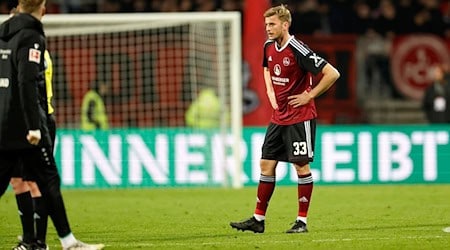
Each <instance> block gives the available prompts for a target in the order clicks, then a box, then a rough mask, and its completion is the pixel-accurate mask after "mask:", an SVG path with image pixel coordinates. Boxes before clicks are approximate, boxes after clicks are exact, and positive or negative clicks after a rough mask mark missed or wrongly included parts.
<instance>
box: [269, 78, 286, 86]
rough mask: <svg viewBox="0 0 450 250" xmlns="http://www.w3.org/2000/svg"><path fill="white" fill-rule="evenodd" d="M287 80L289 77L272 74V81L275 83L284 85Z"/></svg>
mask: <svg viewBox="0 0 450 250" xmlns="http://www.w3.org/2000/svg"><path fill="white" fill-rule="evenodd" d="M288 82H289V78H286V77H277V76H272V83H273V84H275V85H281V86H285V85H286V83H288Z"/></svg>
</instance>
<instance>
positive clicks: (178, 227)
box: [0, 185, 450, 250]
mask: <svg viewBox="0 0 450 250" xmlns="http://www.w3.org/2000/svg"><path fill="white" fill-rule="evenodd" d="M296 192H297V191H296V187H294V186H290V187H286V186H279V187H277V188H276V190H275V193H274V196H273V197H272V201H271V204H270V207H269V210H268V212H267V221H266V232H265V233H263V234H254V233H252V232H248V231H246V232H241V231H239V232H238V231H236V230H233V229H231V227H230V226H229V222H230V221H235V220H241V219H246V218H248V217H249V216H250V215H251V214H252V212H253V209H254V203H255V193H256V187H246V188H243V189H240V190H234V189H224V188H168V189H162V188H151V189H118V190H115V189H113V190H64V191H63V194H64V198H65V201H66V206H67V211H68V215H69V218H70V221H71V226H72V230H73V232H74V233H75V235H76V237H77V238H79V239H81V240H83V241H86V242H92V243H104V244H106V249H365V250H367V249H450V233H446V232H443V230H442V229H443V228H445V227H450V185H374V186H372V185H361V186H320V185H316V187H315V189H314V194H313V195H314V196H313V198H312V204H311V207H310V214H309V218H308V222H309V231H310V232H309V233H307V234H286V233H284V231H285V230H286V229H288V228H290V226H291V223H292V222H293V220H294V219H295V216H296V210H297V203H296ZM0 216H1V220H0V243H1V244H0V245H1V247H0V249H10V247H11V246H13V245H14V244H15V243H16V237H17V235H19V234H20V233H21V231H20V226H19V218H18V216H17V210H16V202H15V199H14V196H13V194H12V191H11V190H9V191H8V193H7V194H6V195H5V196H4V197H3V198H2V199H1V200H0ZM48 243H49V245H50V249H61V247H60V245H59V241H58V240H57V237H56V234H55V230H54V228H53V225H52V224H51V223H50V226H49V235H48Z"/></svg>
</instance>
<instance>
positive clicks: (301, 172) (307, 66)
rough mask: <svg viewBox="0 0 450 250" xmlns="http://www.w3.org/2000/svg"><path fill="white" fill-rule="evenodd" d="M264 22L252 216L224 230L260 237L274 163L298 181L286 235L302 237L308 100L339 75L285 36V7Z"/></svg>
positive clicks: (310, 124) (309, 154)
mask: <svg viewBox="0 0 450 250" xmlns="http://www.w3.org/2000/svg"><path fill="white" fill-rule="evenodd" d="M264 17H265V26H266V32H267V36H268V38H269V39H268V40H267V42H266V43H265V45H264V59H263V67H264V79H265V83H266V89H267V96H268V98H269V100H270V104H271V105H272V108H273V114H272V118H271V121H270V124H269V126H268V128H267V131H266V136H265V139H264V144H263V146H262V157H261V162H260V168H261V177H260V181H259V185H258V190H257V203H256V208H255V212H254V214H253V216H252V217H251V218H250V219H247V220H244V221H240V222H231V223H230V225H231V227H232V228H236V229H238V230H242V231H245V230H249V231H253V232H255V233H263V232H264V221H265V214H266V210H267V207H268V204H269V200H270V197H271V196H272V194H273V191H274V189H275V169H276V167H277V164H278V162H279V161H284V162H290V163H292V164H293V165H294V167H295V169H296V171H297V175H298V188H297V189H298V215H297V219H296V221H295V223H294V225H293V226H292V228H290V229H289V230H287V231H286V233H304V232H307V231H308V230H307V227H306V225H307V220H306V218H307V213H308V208H309V204H310V201H311V194H312V189H313V178H312V176H311V170H310V166H309V163H310V162H312V161H313V156H314V141H315V132H316V121H315V118H316V117H317V112H316V107H315V104H314V99H315V98H316V97H318V96H320V95H321V94H322V93H324V92H325V91H326V90H328V89H329V88H330V87H331V86H332V85H333V83H334V82H335V81H336V80H337V79H338V78H339V76H340V75H339V72H338V71H337V70H336V69H335V68H334V67H333V66H332V65H331V64H329V63H328V62H327V61H326V60H325V59H323V58H322V57H320V56H319V55H318V54H316V53H314V52H313V51H312V50H311V49H309V47H308V46H307V45H305V44H304V43H303V42H301V41H299V40H297V39H296V38H295V37H294V36H292V35H290V34H289V26H290V25H291V20H292V19H291V14H290V12H289V10H288V9H287V8H286V6H284V5H280V6H276V7H272V8H270V9H268V10H267V11H266V12H265V13H264ZM318 73H322V74H323V77H322V78H321V80H320V81H319V83H317V85H316V86H313V84H312V74H314V75H316V74H318Z"/></svg>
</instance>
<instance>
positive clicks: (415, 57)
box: [390, 35, 450, 100]
mask: <svg viewBox="0 0 450 250" xmlns="http://www.w3.org/2000/svg"><path fill="white" fill-rule="evenodd" d="M391 51H393V54H392V55H391V58H390V59H391V72H392V77H393V80H394V84H395V86H396V87H397V89H398V90H399V91H400V92H401V93H403V94H404V95H405V96H408V97H410V98H413V99H416V100H421V99H422V98H423V94H424V89H425V88H426V87H427V86H429V84H431V82H432V80H433V77H432V74H431V72H432V71H431V69H433V68H434V67H435V66H436V65H439V64H450V53H449V50H448V48H447V45H446V44H445V41H444V40H442V39H441V38H439V37H437V36H432V35H414V36H406V37H401V38H398V39H396V40H395V41H394V46H393V49H392V50H391Z"/></svg>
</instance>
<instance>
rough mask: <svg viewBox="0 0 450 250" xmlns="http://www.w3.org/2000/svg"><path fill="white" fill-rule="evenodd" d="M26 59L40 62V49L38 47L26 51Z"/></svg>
mask: <svg viewBox="0 0 450 250" xmlns="http://www.w3.org/2000/svg"><path fill="white" fill-rule="evenodd" d="M28 61H30V62H35V63H38V64H39V63H41V51H40V50H38V49H30V50H29V51H28Z"/></svg>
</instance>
